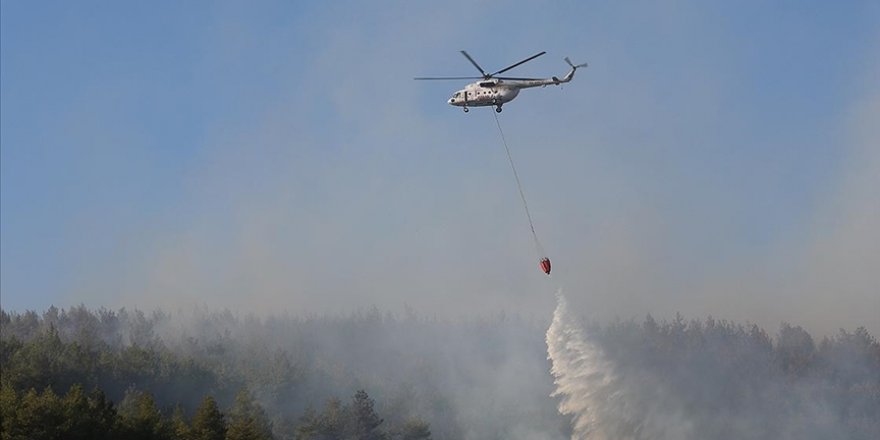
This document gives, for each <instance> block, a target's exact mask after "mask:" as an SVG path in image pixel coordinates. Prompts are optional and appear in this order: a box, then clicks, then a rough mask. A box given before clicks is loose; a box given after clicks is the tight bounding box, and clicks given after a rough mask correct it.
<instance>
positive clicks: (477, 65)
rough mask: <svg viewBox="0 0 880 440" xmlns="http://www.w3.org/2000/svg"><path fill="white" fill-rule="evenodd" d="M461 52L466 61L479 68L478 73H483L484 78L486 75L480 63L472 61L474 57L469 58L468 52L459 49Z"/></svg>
mask: <svg viewBox="0 0 880 440" xmlns="http://www.w3.org/2000/svg"><path fill="white" fill-rule="evenodd" d="M461 54H462V55H464V57H465V58H467V59H468V61H470V62H471V64H473V65H474V67H476V68H477V70H479V71H480V73H482V74H483V77H484V78H485V77H486V72H485V71H484V70H483V68H482V67H480V65H479V64H477V62H476V61H474V59H473V58H471V56H470V55H468V53H467V52H465V51H461Z"/></svg>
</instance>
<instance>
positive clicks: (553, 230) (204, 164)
mask: <svg viewBox="0 0 880 440" xmlns="http://www.w3.org/2000/svg"><path fill="white" fill-rule="evenodd" d="M0 23H2V26H0V36H2V38H0V49H2V52H0V56H2V63H0V129H2V130H0V159H2V160H0V203H2V209H0V235H2V239H0V271H2V277H0V294H2V296H0V301H2V305H3V307H4V308H9V309H15V310H23V309H38V310H39V309H43V308H45V307H47V306H49V305H50V304H56V305H59V306H69V305H73V304H78V303H80V302H84V303H86V304H88V305H92V306H99V305H104V306H108V307H118V306H123V305H127V306H132V305H139V306H142V307H155V306H177V305H184V306H185V305H187V304H196V305H208V306H212V307H230V308H234V309H240V310H247V311H256V312H267V311H280V310H286V311H290V312H299V311H319V312H322V311H346V310H351V309H353V308H357V307H366V306H370V305H377V306H379V307H381V308H386V309H391V310H397V309H399V308H400V307H401V306H402V305H403V304H404V303H405V304H408V305H412V306H415V307H416V308H417V309H419V310H422V311H424V312H426V313H453V314H454V313H472V312H473V313H486V312H494V311H497V310H508V311H519V312H524V313H536V314H537V315H538V316H544V315H548V314H549V312H550V310H552V295H548V294H547V290H548V287H547V284H546V283H545V281H544V280H543V279H542V278H541V275H540V273H539V272H538V271H537V269H536V267H535V260H536V257H535V255H534V252H533V251H532V250H531V244H530V242H529V237H528V230H527V226H526V225H525V219H524V218H523V215H522V212H521V208H520V206H519V204H518V199H517V194H516V190H515V187H514V186H513V182H512V176H511V175H510V171H509V169H508V168H507V164H506V162H505V157H504V155H503V150H502V149H501V146H500V144H499V139H498V136H497V132H496V131H495V128H494V126H493V124H494V122H493V120H492V117H491V114H490V113H489V112H488V111H474V112H471V113H469V114H467V115H465V114H464V113H462V112H461V111H460V109H457V108H453V107H450V106H448V105H446V103H445V100H446V99H447V98H448V95H450V94H451V92H453V91H455V90H457V89H459V88H460V87H461V86H462V85H463V84H460V83H457V82H450V83H441V82H431V83H427V82H416V81H412V80H411V78H412V77H413V76H422V75H470V74H472V73H474V72H473V71H472V67H471V66H470V65H469V64H468V63H467V61H466V60H465V59H464V58H463V57H461V56H460V54H458V50H460V49H467V50H468V51H469V52H470V53H471V54H472V55H473V56H474V57H475V58H476V59H477V60H478V61H479V62H480V63H481V64H482V65H483V66H484V67H485V68H487V69H492V68H496V69H497V68H501V67H503V66H506V65H508V64H510V63H512V62H515V61H517V60H519V59H521V58H524V57H526V56H528V55H530V54H532V53H535V52H538V51H541V50H546V51H547V52H548V54H547V55H545V56H544V57H542V58H539V59H538V60H535V61H533V62H530V63H528V64H527V65H524V66H522V67H520V68H517V69H516V70H515V71H514V72H516V73H517V74H520V75H528V76H532V75H534V76H549V75H557V76H558V75H560V74H563V73H564V72H565V70H566V69H565V67H566V66H565V64H564V63H563V62H562V57H563V56H570V57H571V58H572V59H573V60H574V61H577V62H584V61H586V62H589V63H590V67H589V68H588V69H585V70H584V71H579V72H578V74H577V76H576V79H575V81H574V82H572V83H571V84H568V85H566V86H565V87H564V88H562V89H561V90H560V89H559V88H546V89H537V90H527V91H524V92H523V93H522V94H521V95H520V96H519V98H517V100H516V101H514V102H512V103H511V104H510V105H508V106H507V107H506V108H505V112H504V113H502V115H501V121H502V124H503V125H504V126H505V129H506V131H507V136H508V139H509V140H510V144H511V148H512V149H513V153H514V156H515V158H516V159H517V160H518V162H519V163H520V173H521V177H522V178H523V180H524V184H525V186H526V192H527V196H528V197H529V200H530V204H531V205H532V208H533V211H534V212H533V214H534V217H535V221H536V227H537V229H538V233H539V234H540V235H541V238H542V240H543V242H544V245H545V247H546V248H547V251H548V253H549V254H550V256H551V258H553V261H554V266H555V268H556V270H557V271H558V272H557V273H558V277H557V281H558V282H559V283H561V284H563V285H564V287H565V289H566V290H567V291H568V293H569V295H570V296H572V302H573V303H574V304H576V305H578V306H580V308H581V309H582V310H588V311H589V312H586V313H587V314H588V315H590V316H591V317H594V318H600V319H601V318H607V317H611V316H622V317H629V316H641V315H643V314H644V313H648V312H650V313H654V314H656V315H659V316H669V315H670V314H672V313H674V312H675V311H682V312H683V313H685V314H688V315H693V316H704V315H706V314H712V315H713V316H715V317H719V318H732V319H737V320H750V321H753V322H759V323H762V324H765V325H768V327H770V328H775V326H776V325H777V324H778V322H779V321H781V320H787V321H790V322H794V323H802V324H804V325H809V326H812V327H813V328H815V329H818V330H819V331H833V330H834V329H836V328H837V327H848V328H849V327H853V326H855V325H867V326H869V328H871V329H873V330H874V332H875V334H876V333H877V331H880V313H872V311H873V312H876V311H877V310H880V299H878V297H880V292H878V289H877V286H880V278H878V276H877V275H876V274H875V273H872V272H876V271H874V270H870V267H871V266H872V265H873V263H878V265H880V255H878V248H880V240H878V235H880V234H878V229H880V226H878V222H880V218H878V216H877V210H876V208H873V206H875V205H880V204H876V200H877V197H876V190H875V189H873V188H875V186H874V184H875V183H876V181H877V179H876V177H873V176H876V175H877V174H880V169H878V167H877V166H878V164H877V154H878V153H877V149H878V148H877V145H878V141H880V136H878V135H877V129H876V128H874V125H876V122H875V121H877V120H880V114H878V112H877V109H878V104H877V102H878V95H880V93H878V79H877V78H878V77H880V75H878V72H880V61H878V55H877V54H878V53H880V32H878V29H880V7H878V5H877V4H876V2H870V1H865V2H858V1H854V2H775V3H773V4H772V5H771V4H767V3H766V2H737V3H731V2H698V1H681V2H661V3H658V2H626V3H625V4H621V3H620V2H603V3H594V2H528V3H522V4H517V3H515V2H513V3H510V4H506V5H505V6H504V7H499V5H498V4H497V3H496V2H440V3H437V4H427V3H413V2H387V3H382V4H373V3H363V2H336V3H334V4H333V5H332V6H328V5H326V4H324V3H321V2H314V3H310V2H261V3H260V4H259V5H244V4H240V3H238V2H215V3H211V4H197V3H196V2H183V3H181V2H153V3H149V4H146V3H145V4H124V5H123V4H106V3H99V2H75V3H71V2H23V1H7V2H3V3H2V14H0ZM872 202H875V203H872ZM875 245H877V246H875ZM829 292H833V293H829ZM545 312H546V313H545Z"/></svg>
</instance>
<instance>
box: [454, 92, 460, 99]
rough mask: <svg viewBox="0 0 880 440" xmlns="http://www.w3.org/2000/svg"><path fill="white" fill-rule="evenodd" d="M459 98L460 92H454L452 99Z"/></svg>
mask: <svg viewBox="0 0 880 440" xmlns="http://www.w3.org/2000/svg"><path fill="white" fill-rule="evenodd" d="M459 96H461V92H455V94H454V95H452V97H453V98H458V97H459Z"/></svg>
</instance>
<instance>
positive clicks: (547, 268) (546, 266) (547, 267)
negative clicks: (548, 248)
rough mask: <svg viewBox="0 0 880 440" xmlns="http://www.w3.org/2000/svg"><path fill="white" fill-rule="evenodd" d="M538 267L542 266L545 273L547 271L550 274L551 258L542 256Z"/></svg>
mask: <svg viewBox="0 0 880 440" xmlns="http://www.w3.org/2000/svg"><path fill="white" fill-rule="evenodd" d="M538 267H540V268H541V270H543V271H544V273H546V274H547V275H550V259H549V258H542V259H541V262H540V263H538Z"/></svg>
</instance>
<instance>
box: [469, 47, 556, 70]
mask: <svg viewBox="0 0 880 440" xmlns="http://www.w3.org/2000/svg"><path fill="white" fill-rule="evenodd" d="M545 53H547V52H541V53H539V54H535V55H532V56H530V57H528V58H526V59H524V60H522V61H520V62H518V63H516V64H514V65H512V66H508V67H505V68H503V69H501V70H499V71H497V72H495V73H493V74H491V75H489V76H495V75H498V74H499V73H504V72H507V71H508V70H510V69H513V68H514V67H516V66H519V65H520V64H523V63H527V62H529V61H531V60H533V59H535V58H538V57H539V56H541V55H544V54H545ZM468 58H470V57H468ZM471 62H473V61H471ZM474 64H476V63H474ZM481 71H482V70H481Z"/></svg>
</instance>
